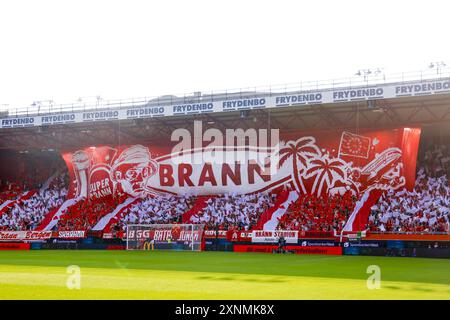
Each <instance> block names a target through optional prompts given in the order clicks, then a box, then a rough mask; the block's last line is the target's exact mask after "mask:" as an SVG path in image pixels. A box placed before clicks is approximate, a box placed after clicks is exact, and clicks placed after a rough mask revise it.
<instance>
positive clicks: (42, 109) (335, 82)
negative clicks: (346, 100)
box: [0, 67, 450, 118]
mask: <svg viewBox="0 0 450 320" xmlns="http://www.w3.org/2000/svg"><path fill="white" fill-rule="evenodd" d="M444 78H450V67H441V68H438V69H427V70H423V71H411V72H402V73H394V74H391V75H386V74H383V73H378V74H375V75H369V76H367V75H366V76H353V77H348V78H340V79H330V80H320V81H319V80H318V81H305V82H299V83H289V84H281V85H269V86H258V87H247V88H238V89H228V90H216V91H209V92H207V93H205V92H201V93H200V92H197V93H189V94H186V93H183V94H180V95H167V96H159V97H141V98H131V99H117V100H102V99H98V100H97V101H95V102H80V101H77V102H73V103H65V104H55V103H49V104H47V105H42V104H41V105H39V104H37V105H31V106H26V107H20V106H18V107H11V106H9V105H4V104H0V118H6V117H19V116H36V115H44V114H57V113H67V112H86V111H97V110H106V109H120V108H132V107H142V106H163V105H173V104H187V103H204V102H213V101H217V100H228V99H237V98H255V97H264V96H272V95H279V94H291V93H292V94H295V93H300V92H303V93H305V92H311V91H318V90H334V89H343V88H355V87H365V86H374V85H384V84H394V83H405V82H410V81H426V80H440V79H444Z"/></svg>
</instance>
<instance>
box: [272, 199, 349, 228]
mask: <svg viewBox="0 0 450 320" xmlns="http://www.w3.org/2000/svg"><path fill="white" fill-rule="evenodd" d="M356 200H357V198H356V196H354V195H352V194H351V193H350V192H346V193H345V194H344V195H339V194H337V195H333V196H328V197H317V196H315V195H300V196H299V198H298V199H297V200H296V201H295V202H294V203H292V204H291V205H290V206H289V208H288V210H287V212H286V213H285V214H284V215H283V216H281V218H280V219H279V223H278V229H282V230H299V231H323V232H330V231H334V230H335V231H336V232H340V231H341V230H342V228H343V227H344V225H345V223H346V221H347V219H348V217H349V216H350V214H351V213H352V212H353V209H354V207H355V203H356Z"/></svg>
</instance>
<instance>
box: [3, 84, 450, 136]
mask: <svg viewBox="0 0 450 320" xmlns="http://www.w3.org/2000/svg"><path fill="white" fill-rule="evenodd" d="M446 93H450V80H449V79H439V80H422V81H420V80H419V81H411V82H404V83H392V84H380V85H373V86H364V87H354V88H341V89H337V88H336V89H332V88H330V89H323V90H314V91H308V92H303V93H285V94H272V95H270V96H265V97H253V98H238V99H232V98H228V99H225V100H222V99H220V98H219V99H217V100H215V101H210V100H211V99H208V98H202V99H201V100H200V101H198V102H197V103H187V104H186V103H177V102H175V101H168V103H166V104H167V105H158V104H159V103H158V104H154V105H145V106H141V107H129V108H114V107H111V108H109V109H106V107H105V110H104V111H92V112H83V111H80V112H64V113H58V114H47V115H40V116H34V117H29V116H20V117H9V118H3V119H0V128H15V127H33V126H34V127H36V126H47V125H61V124H72V123H86V122H98V121H108V120H126V119H136V118H152V117H169V116H174V115H191V114H200V113H210V112H215V113H217V112H228V111H239V110H251V109H265V108H284V107H287V106H298V107H302V106H304V105H311V106H313V105H316V104H324V103H342V102H349V101H367V100H377V99H394V98H402V97H412V96H428V95H436V94H446ZM124 103H125V102H124ZM130 104H131V103H130ZM59 111H60V110H59Z"/></svg>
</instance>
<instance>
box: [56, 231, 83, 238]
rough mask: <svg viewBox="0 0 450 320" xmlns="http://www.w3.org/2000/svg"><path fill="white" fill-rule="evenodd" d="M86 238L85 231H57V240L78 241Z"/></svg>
mask: <svg viewBox="0 0 450 320" xmlns="http://www.w3.org/2000/svg"><path fill="white" fill-rule="evenodd" d="M85 236H86V231H82V230H80V231H58V232H57V238H60V239H80V238H84V237H85Z"/></svg>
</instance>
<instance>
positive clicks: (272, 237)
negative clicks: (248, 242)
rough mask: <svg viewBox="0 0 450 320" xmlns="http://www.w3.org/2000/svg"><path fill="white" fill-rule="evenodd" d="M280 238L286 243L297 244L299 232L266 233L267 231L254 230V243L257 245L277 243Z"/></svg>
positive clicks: (280, 231) (278, 231)
mask: <svg viewBox="0 0 450 320" xmlns="http://www.w3.org/2000/svg"><path fill="white" fill-rule="evenodd" d="M280 237H283V238H284V239H285V240H286V243H295V244H296V243H297V241H298V231H284V230H276V231H265V230H253V232H252V242H256V243H275V242H277V241H278V240H279V239H280Z"/></svg>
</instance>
